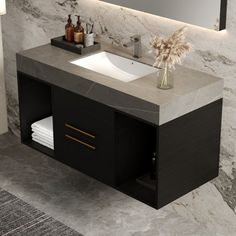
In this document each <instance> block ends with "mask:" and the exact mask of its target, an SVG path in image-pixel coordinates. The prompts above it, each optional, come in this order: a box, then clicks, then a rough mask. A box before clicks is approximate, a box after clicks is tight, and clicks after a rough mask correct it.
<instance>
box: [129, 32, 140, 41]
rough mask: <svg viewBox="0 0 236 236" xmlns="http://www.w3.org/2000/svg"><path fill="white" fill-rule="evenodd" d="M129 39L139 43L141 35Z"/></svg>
mask: <svg viewBox="0 0 236 236" xmlns="http://www.w3.org/2000/svg"><path fill="white" fill-rule="evenodd" d="M130 39H131V41H133V42H139V41H141V35H140V34H135V35H133V36H131V37H130Z"/></svg>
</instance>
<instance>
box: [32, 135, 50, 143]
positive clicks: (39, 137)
mask: <svg viewBox="0 0 236 236" xmlns="http://www.w3.org/2000/svg"><path fill="white" fill-rule="evenodd" d="M32 138H38V139H41V140H42V141H45V142H47V143H50V144H53V143H54V140H53V138H48V137H47V136H45V135H40V134H37V133H32Z"/></svg>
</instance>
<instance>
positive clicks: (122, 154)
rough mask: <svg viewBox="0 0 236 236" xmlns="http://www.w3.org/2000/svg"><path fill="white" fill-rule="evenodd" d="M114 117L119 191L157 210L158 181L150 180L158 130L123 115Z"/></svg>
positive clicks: (118, 114)
mask: <svg viewBox="0 0 236 236" xmlns="http://www.w3.org/2000/svg"><path fill="white" fill-rule="evenodd" d="M115 117H116V118H115V125H116V135H115V137H116V141H115V142H116V145H115V146H116V160H115V166H116V188H118V189H119V190H120V191H122V192H124V193H126V194H127V195H129V196H132V197H135V198H136V199H138V200H140V201H142V202H144V203H146V204H149V205H151V206H153V207H155V206H156V204H157V180H156V179H155V180H153V179H151V177H150V173H151V169H152V156H153V153H156V151H157V147H156V146H157V128H156V127H155V126H153V125H150V124H148V123H145V122H144V121H140V120H137V119H135V118H134V117H131V116H127V115H124V114H121V113H116V116H115ZM156 169H157V161H156ZM156 176H157V174H156Z"/></svg>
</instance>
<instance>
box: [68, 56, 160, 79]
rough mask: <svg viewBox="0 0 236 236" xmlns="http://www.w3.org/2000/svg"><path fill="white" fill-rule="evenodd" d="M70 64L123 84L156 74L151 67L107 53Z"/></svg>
mask: <svg viewBox="0 0 236 236" xmlns="http://www.w3.org/2000/svg"><path fill="white" fill-rule="evenodd" d="M71 63H72V64H74V65H77V66H81V67H84V68H86V69H89V70H92V71H95V72H98V73H100V74H103V75H106V76H109V77H111V78H113V79H117V80H121V81H123V82H131V81H133V80H136V79H139V78H141V77H144V76H146V75H149V74H152V73H154V72H157V69H156V68H154V67H152V66H149V65H146V64H143V63H139V62H137V61H134V60H130V59H127V58H124V57H120V56H117V55H115V54H112V53H108V52H99V53H96V54H93V55H91V56H87V57H84V58H81V59H77V60H74V61H71Z"/></svg>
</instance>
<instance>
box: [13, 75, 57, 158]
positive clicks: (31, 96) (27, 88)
mask: <svg viewBox="0 0 236 236" xmlns="http://www.w3.org/2000/svg"><path fill="white" fill-rule="evenodd" d="M17 78H18V94H19V107H20V126H21V141H22V143H24V144H27V145H28V146H31V147H32V148H35V149H37V150H39V151H41V152H43V153H45V154H47V155H49V156H54V152H53V150H51V149H49V148H47V147H45V146H43V145H41V144H39V143H36V142H34V141H33V140H32V139H31V134H32V132H31V125H32V124H33V123H34V122H36V121H38V120H41V119H43V118H46V117H48V116H51V115H52V102H51V86H50V85H47V84H45V83H42V82H40V81H39V80H37V79H35V78H34V79H32V77H30V76H28V75H26V74H23V73H19V72H18V77H17Z"/></svg>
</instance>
